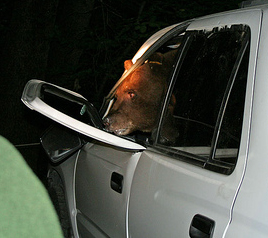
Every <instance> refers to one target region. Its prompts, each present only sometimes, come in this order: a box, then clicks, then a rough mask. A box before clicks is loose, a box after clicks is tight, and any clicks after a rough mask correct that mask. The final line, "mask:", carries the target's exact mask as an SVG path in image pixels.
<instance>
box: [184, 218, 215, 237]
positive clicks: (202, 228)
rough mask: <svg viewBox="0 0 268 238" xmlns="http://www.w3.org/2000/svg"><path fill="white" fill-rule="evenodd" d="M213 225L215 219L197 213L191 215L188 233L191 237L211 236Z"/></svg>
mask: <svg viewBox="0 0 268 238" xmlns="http://www.w3.org/2000/svg"><path fill="white" fill-rule="evenodd" d="M214 227H215V221H213V220H212V219H210V218H208V217H205V216H203V215H200V214H197V215H195V216H194V217H193V219H192V222H191V226H190V230H189V235H190V237H191V238H211V237H212V236H213V231H214Z"/></svg>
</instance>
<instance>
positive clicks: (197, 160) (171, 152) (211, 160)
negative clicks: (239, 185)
mask: <svg viewBox="0 0 268 238" xmlns="http://www.w3.org/2000/svg"><path fill="white" fill-rule="evenodd" d="M235 25H236V26H238V25H239V24H233V25H232V26H235ZM243 27H246V28H247V31H246V36H245V37H244V39H243V41H242V43H241V48H240V49H239V53H238V56H237V58H236V61H235V64H234V66H233V68H232V71H231V74H230V77H229V79H228V83H227V86H226V88H225V90H224V96H223V99H222V101H221V106H220V109H219V112H218V116H217V120H216V125H215V128H214V132H213V137H212V143H211V146H210V153H209V156H208V158H206V157H202V156H199V155H196V154H192V153H189V152H186V151H183V150H179V149H177V148H172V147H170V146H165V145H162V144H160V143H158V140H159V137H160V132H161V128H162V126H163V124H164V119H165V115H166V111H167V110H168V105H169V101H170V98H171V96H172V92H173V89H174V86H175V83H176V79H177V76H178V74H179V72H180V69H181V66H182V64H183V61H184V58H185V56H186V55H187V52H188V49H189V47H190V46H191V41H192V39H193V37H194V33H193V32H194V30H191V31H187V29H186V31H185V35H186V37H187V38H186V39H185V40H184V41H183V43H182V45H181V50H180V51H179V52H178V55H177V59H176V61H175V67H174V70H173V72H172V76H171V79H170V84H169V87H168V90H167V93H166V97H165V99H164V102H163V107H162V110H161V114H160V117H159V123H158V127H157V132H156V137H155V140H154V141H153V143H152V147H153V148H155V149H156V150H158V151H160V152H161V153H164V154H166V155H168V156H170V157H172V158H174V159H177V160H180V161H184V162H187V163H190V164H193V165H196V166H199V167H202V168H205V169H207V170H211V171H214V172H217V173H220V174H225V175H230V174H231V173H232V172H233V171H234V169H235V166H236V163H234V164H228V163H226V162H221V161H219V160H217V159H215V157H216V150H217V145H218V140H219V135H220V131H221V126H222V121H223V118H224V115H225V109H226V107H227V104H228V99H229V97H230V95H231V93H232V88H233V85H234V83H235V81H236V76H237V73H238V71H239V69H240V66H241V62H242V60H243V58H244V56H245V52H246V50H247V49H248V47H250V45H251V37H250V36H251V29H250V26H249V25H247V24H243ZM198 31H199V30H198ZM248 60H249V59H248ZM248 68H249V65H248ZM247 79H248V78H247ZM246 84H247V82H246ZM245 94H246V92H245ZM244 100H245V99H244ZM244 110H245V106H244ZM243 121H244V118H243ZM243 121H242V124H243ZM241 134H242V133H241ZM240 144H241V141H240V143H239V147H238V152H237V159H238V157H239V156H238V154H239V149H240ZM236 161H237V160H236Z"/></svg>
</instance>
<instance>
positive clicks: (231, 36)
mask: <svg viewBox="0 0 268 238" xmlns="http://www.w3.org/2000/svg"><path fill="white" fill-rule="evenodd" d="M260 19H261V12H260V11H258V10H256V11H254V10H253V11H250V12H249V11H247V10H244V11H241V12H239V13H237V12H233V13H226V14H221V15H217V16H209V17H206V18H202V19H199V20H196V21H194V22H193V23H191V24H190V26H189V27H188V28H187V30H186V32H185V37H188V39H187V40H185V41H184V42H186V43H185V45H184V49H183V50H181V53H180V54H181V55H179V56H178V62H177V64H176V66H175V68H176V70H175V71H174V73H173V79H172V83H171V86H170V88H169V94H168V95H167V98H166V100H165V102H166V108H164V109H163V111H162V118H161V119H160V122H159V128H158V131H157V133H156V135H155V139H154V144H153V145H152V146H151V147H150V148H149V149H147V150H146V151H144V152H142V155H141V157H140V158H139V161H138V163H137V167H136V170H135V172H134V177H133V181H132V185H131V191H130V200H129V205H128V214H127V219H128V227H127V232H128V233H127V234H128V236H129V237H132V238H133V237H153V238H155V237H224V235H225V233H226V231H227V229H228V224H229V223H230V222H231V219H232V208H233V205H234V203H235V199H236V196H237V194H238V193H239V189H240V186H241V184H242V182H243V175H244V171H245V167H246V161H247V150H248V137H249V129H250V119H251V103H252V88H253V81H254V70H255V63H256V62H255V59H256V54H257V50H256V49H257V48H258V39H259V27H260V21H261V20H260ZM174 97H175V98H176V105H175V106H174V108H173V109H174V112H173V117H172V118H171V117H170V115H169V113H170V110H168V107H169V106H168V105H170V104H169V100H171V98H173V99H172V100H173V101H174ZM170 134H172V135H173V136H172V139H170V138H168V139H167V135H170Z"/></svg>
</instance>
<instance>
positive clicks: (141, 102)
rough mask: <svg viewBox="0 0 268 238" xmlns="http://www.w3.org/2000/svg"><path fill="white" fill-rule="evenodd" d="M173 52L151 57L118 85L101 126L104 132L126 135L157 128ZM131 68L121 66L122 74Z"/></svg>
mask: <svg viewBox="0 0 268 238" xmlns="http://www.w3.org/2000/svg"><path fill="white" fill-rule="evenodd" d="M175 53H176V52H175V51H174V50H173V51H171V52H168V53H165V54H162V53H154V54H153V55H152V56H151V57H149V59H148V60H146V61H145V62H144V64H143V65H141V66H140V67H138V68H137V69H135V70H134V71H133V72H132V73H131V74H130V75H129V76H127V78H126V79H124V81H123V82H122V83H121V84H120V85H119V87H118V88H117V90H116V92H115V102H114V104H113V106H112V108H111V109H110V112H109V113H108V115H107V116H106V117H105V118H104V120H103V123H104V125H105V129H106V130H107V131H110V132H113V133H115V134H117V135H128V134H130V133H132V132H134V131H142V132H152V131H153V129H155V128H156V126H157V123H158V119H159V114H160V110H161V105H162V103H163V98H164V96H165V95H166V91H167V79H168V77H169V74H170V72H171V70H172V67H173V62H174V57H175ZM131 66H132V61H131V60H126V61H125V63H124V67H125V70H128V69H129V68H130V67H131ZM171 102H172V103H171V105H170V106H169V110H170V112H169V114H172V111H173V106H174V104H175V97H172V100H171Z"/></svg>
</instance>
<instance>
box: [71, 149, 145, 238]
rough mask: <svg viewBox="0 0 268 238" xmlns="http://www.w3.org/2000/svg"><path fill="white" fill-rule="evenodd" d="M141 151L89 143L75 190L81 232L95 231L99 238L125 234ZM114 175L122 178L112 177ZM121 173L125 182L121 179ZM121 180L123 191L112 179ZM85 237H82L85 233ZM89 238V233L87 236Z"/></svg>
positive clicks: (118, 181) (80, 160) (79, 165)
mask: <svg viewBox="0 0 268 238" xmlns="http://www.w3.org/2000/svg"><path fill="white" fill-rule="evenodd" d="M139 156H140V153H133V152H127V151H122V150H120V149H117V148H116V147H110V146H107V145H105V144H94V145H93V146H92V145H91V144H87V145H86V146H84V148H83V150H82V151H81V153H80V156H79V158H78V162H77V168H76V179H75V184H76V186H75V193H76V207H77V210H78V216H77V223H78V227H79V231H81V230H82V229H83V230H84V229H88V230H90V231H91V233H92V230H94V231H95V236H97V237H105V236H109V237H125V236H126V219H125V217H126V210H127V203H128V199H129V191H130V184H131V181H132V177H133V173H134V170H135V167H136V164H137V161H138V158H139ZM113 174H115V175H116V176H119V178H116V177H115V178H112V176H113ZM120 176H122V177H121V178H122V181H120ZM113 179H114V180H115V181H114V183H115V184H116V183H120V182H121V183H122V191H121V192H120V191H116V190H114V189H113V188H112V185H111V182H112V180H113ZM82 237H83V236H82ZM86 237H87V236H86Z"/></svg>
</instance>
